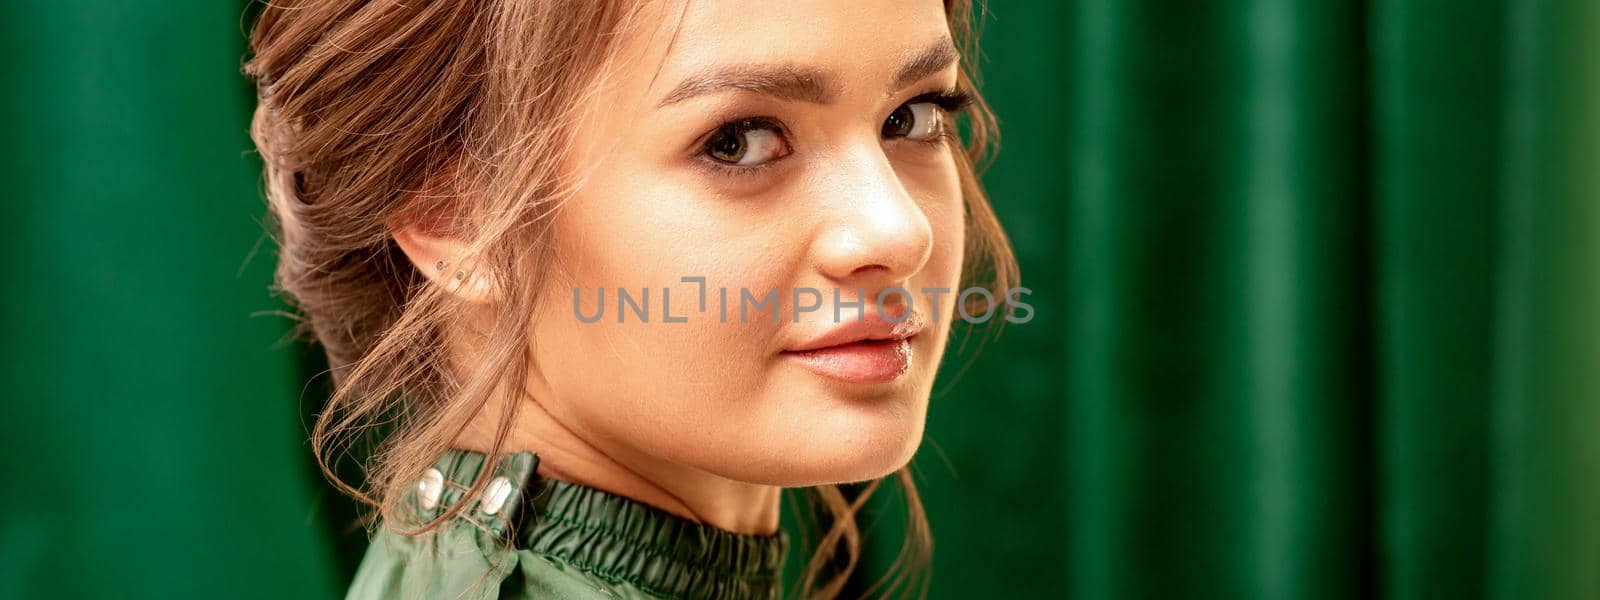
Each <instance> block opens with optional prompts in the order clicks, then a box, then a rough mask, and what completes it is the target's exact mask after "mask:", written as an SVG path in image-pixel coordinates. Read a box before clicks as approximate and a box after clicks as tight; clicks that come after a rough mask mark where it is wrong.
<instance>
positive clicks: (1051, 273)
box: [0, 0, 1600, 599]
mask: <svg viewBox="0 0 1600 600" xmlns="http://www.w3.org/2000/svg"><path fill="white" fill-rule="evenodd" d="M243 12H244V9H243V4H242V3H239V2H202V1H191V2H179V1H176V0H167V1H158V2H143V3H132V2H117V1H114V0H69V1H67V2H44V1H43V0H11V1H10V2H6V3H0V44H3V49H4V51H3V52H0V73H4V74H5V75H6V77H5V80H4V83H3V84H0V90H3V92H0V174H3V176H4V179H3V181H4V183H5V185H6V188H5V189H6V191H7V192H8V193H9V195H10V196H11V197H10V198H9V199H8V200H7V201H6V202H5V204H4V206H5V207H6V208H7V211H6V217H7V218H8V219H9V221H10V225H9V226H8V227H5V228H4V229H3V231H4V232H5V235H4V236H0V251H3V254H0V261H3V262H0V264H5V265H8V267H9V269H10V271H9V273H8V274H7V276H5V277H0V281H3V282H4V283H3V285H4V286H5V290H4V294H3V295H0V302H3V306H4V308H5V310H4V311H3V312H0V319H3V327H4V332H5V333H4V336H3V338H0V339H3V343H4V347H3V349H0V359H3V361H0V390H3V391H0V393H3V394H4V397H5V407H6V413H5V418H4V419H3V420H0V440H3V442H4V444H5V448H6V450H5V453H4V456H3V458H0V465H3V467H0V474H3V475H4V476H5V486H6V492H5V493H4V494H0V509H3V513H0V514H4V515H5V518H4V519H0V597H34V596H44V597H117V598H138V597H151V598H155V597H160V598H170V597H212V596H224V597H264V598H266V597H272V598H276V597H308V598H314V597H337V596H338V595H339V594H340V592H341V591H342V589H343V585H344V583H345V581H346V580H347V578H348V576H349V575H350V572H351V571H350V568H351V565H352V562H353V561H354V560H355V559H356V558H357V557H358V556H359V553H360V551H361V547H360V543H359V540H358V539H357V538H359V535H360V534H359V531H355V532H352V530H351V529H350V528H349V524H350V521H349V506H348V504H347V503H343V502H341V501H340V500H338V498H337V497H336V496H334V495H333V494H332V492H331V491H330V490H328V489H327V487H326V486H325V485H324V484H323V483H321V482H320V479H319V475H318V474H317V473H316V472H315V470H314V468H313V466H312V465H311V464H310V462H309V458H308V450H307V448H306V446H305V443H304V437H305V433H304V428H303V423H302V421H303V419H304V413H303V411H307V410H310V409H313V408H314V407H315V404H316V403H317V402H318V401H320V399H321V396H320V394H322V393H323V392H324V390H321V389H319V388H317V387H311V388H307V387H305V383H304V382H305V381H306V380H307V379H308V378H309V377H310V376H311V375H313V374H314V373H316V372H317V371H318V368H317V366H316V364H317V363H316V360H317V359H316V355H315V353H314V352H309V353H308V352H307V351H306V349H304V348H301V347H298V346H295V345H292V344H286V343H284V341H283V336H284V334H285V332H286V330H287V326H288V324H289V323H288V321H287V320H286V319H284V318H282V317H279V316H275V315H273V314H272V311H276V310H279V309H281V308H282V307H281V306H280V305H279V304H278V303H277V302H276V301H275V300H273V299H272V298H271V297H270V296H269V294H268V292H267V286H268V284H269V282H270V278H271V266H272V260H273V259H272V245H271V243H270V240H266V239H263V237H262V227H261V224H260V222H259V219H260V218H261V217H262V215H263V214H264V205H263V204H262V202H261V199H260V196H259V190H258V185H257V184H258V171H257V169H258V164H257V162H256V160H255V158H254V157H253V156H251V155H250V154H249V152H248V150H249V147H250V144H249V140H248V137H247V135H246V129H247V126H248V117H249V110H250V108H251V100H252V97H251V94H250V90H249V87H248V85H247V83H246V82H245V81H244V80H243V78H242V77H240V76H239V74H238V71H239V64H240V60H241V55H242V53H243V51H244V45H243V32H244V30H245V28H246V23H247V20H246V19H245V18H243V17H242V16H241V14H242V13H243ZM985 15H986V18H985V19H984V28H985V31H984V45H983V47H984V52H985V55H984V58H983V63H982V68H983V71H984V73H985V77H984V81H983V87H984V89H985V91H986V93H987V95H988V97H989V99H990V100H991V102H993V104H994V105H995V108H996V110H997V111H998V113H999V115H1000V118H1001V124H1002V131H1003V135H1002V151H1001V153H1000V156H999V159H998V160H997V162H996V163H995V164H994V166H993V168H992V169H991V170H990V171H989V172H988V174H987V175H986V181H987V183H988V186H989V189H990V192H991V194H992V195H993V199H994V202H995V205H996V207H997V210H998V211H999V213H1000V216H1001V218H1002V220H1003V221H1004V222H1005V224H1006V226H1007V229H1008V231H1009V232H1010V233H1011V235H1012V238H1013V241H1014V242H1015V243H1016V246H1017V251H1018V255H1019V257H1020V259H1021V261H1022V266H1023V272H1024V284H1025V285H1027V286H1028V287H1029V288H1031V289H1032V290H1033V294H1032V296H1031V297H1030V298H1029V299H1030V301H1031V302H1032V303H1033V304H1034V306H1035V308H1036V309H1037V310H1036V311H1035V318H1034V320H1033V321H1032V322H1030V323H1027V324H1023V325H1013V326H1010V327H1008V328H1007V329H1006V330H1005V331H1004V332H1003V333H1002V335H1001V336H1000V337H999V338H998V339H997V340H994V341H986V340H985V339H984V332H983V331H973V332H970V335H962V336H958V337H957V338H956V339H955V341H954V343H953V348H952V351H951V354H950V355H949V356H948V357H947V361H946V365H947V367H946V369H945V371H944V373H943V375H942V380H941V383H940V385H939V387H938V391H936V394H935V398H934V401H933V404H932V409H931V412H930V415H929V426H928V439H927V441H926V443H925V446H924V451H923V452H922V453H921V454H919V456H918V458H917V460H916V462H915V463H914V464H915V467H916V471H917V474H918V480H919V483H920V489H921V490H922V498H923V501H924V502H925V503H926V504H927V509H928V513H929V516H930V519H931V520H932V522H933V527H934V537H935V554H934V564H933V571H932V573H933V574H932V588H931V591H932V594H931V595H932V596H933V597H936V598H966V597H987V596H990V595H992V594H993V593H994V591H995V590H996V589H1002V590H1004V591H1005V592H1006V594H1008V595H1012V596H1016V597H1072V598H1128V597H1192V596H1209V597H1229V598H1323V597H1328V598H1346V597H1362V596H1381V597H1388V598H1402V599H1409V598H1435V597H1446V598H1472V597H1486V598H1487V597H1493V598H1523V597H1532V598H1553V599H1562V598H1593V597H1600V575H1597V573H1600V241H1597V238H1600V236H1596V235H1595V232H1600V152H1597V151H1600V3H1596V2H1594V1H1593V0H1550V1H1539V0H1494V1H1490V0H1455V1H1449V2H1447V1H1443V0H1432V1H1416V0H1373V1H1372V2H1366V3H1361V2H1348V1H1342V0H1321V1H1317V2H1312V1H1309V0H1301V1H1294V0H1280V1H1269V0H1255V1H1247V0H1218V1H1215V2H1207V3H1177V2H1156V1H1154V0H1062V1H1059V2H1046V1H1037V2H1024V1H1022V0H991V1H990V2H988V3H987V10H986V11H985ZM980 350H981V351H980ZM883 500H885V501H887V502H879V503H876V504H874V505H873V509H874V513H875V514H877V515H879V516H878V518H877V519H876V520H872V521H869V522H868V523H867V526H868V527H869V528H870V529H869V532H868V536H867V539H868V540H869V545H868V548H867V549H866V551H867V553H866V559H867V568H866V569H865V571H864V572H863V573H862V574H861V576H860V578H859V581H857V582H856V583H855V584H854V588H853V589H854V590H856V591H860V590H864V589H865V588H866V587H867V586H868V585H869V584H870V583H871V582H872V581H873V580H874V579H875V576H876V575H877V574H879V573H881V572H882V571H883V570H884V569H885V567H886V566H887V565H888V564H889V562H890V561H891V560H892V559H893V557H894V554H895V551H896V550H897V549H898V543H897V542H898V540H897V539H896V535H897V531H898V530H897V526H898V524H897V523H896V522H894V519H893V516H894V515H895V514H897V513H895V512H894V510H895V509H896V507H895V506H893V504H894V502H895V498H894V497H893V495H892V494H890V495H885V496H884V497H883ZM352 540H356V541H354V542H353V541H352Z"/></svg>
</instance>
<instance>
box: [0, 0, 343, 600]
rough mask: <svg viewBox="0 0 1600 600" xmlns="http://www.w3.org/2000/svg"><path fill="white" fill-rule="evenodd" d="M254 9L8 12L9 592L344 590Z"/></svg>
mask: <svg viewBox="0 0 1600 600" xmlns="http://www.w3.org/2000/svg"><path fill="white" fill-rule="evenodd" d="M242 6H243V4H242V3H236V2H220V1H216V0H206V1H195V2H115V1H110V0H69V1H45V0H7V1H6V2H0V45H3V50H0V74H3V77H4V83H0V86H3V87H0V90H3V92H0V174H3V177H0V181H3V184H0V185H3V189H4V194H5V196H6V199H5V201H4V206H5V214H4V218H5V221H6V224H5V226H4V227H3V228H0V231H4V235H0V264H3V265H5V274H4V276H0V282H3V284H0V285H4V294H3V296H0V302H3V306H4V311H3V312H0V319H3V321H0V323H3V330H4V337H3V339H4V342H3V343H4V347H3V349H0V358H3V360H0V394H3V395H4V398H5V418H4V419H0V443H3V445H4V448H5V450H4V454H3V457H0V474H3V476H4V478H3V481H0V486H3V488H4V492H3V493H0V597H4V598H316V597H334V596H336V595H337V594H339V593H340V592H341V591H342V587H341V586H343V585H344V580H343V573H341V572H339V570H338V568H337V566H338V563H337V562H336V560H335V558H334V555H333V552H332V546H331V545H330V541H329V540H330V537H331V532H332V529H331V528H330V525H331V523H330V522H329V521H328V520H326V519H325V518H324V516H323V515H324V514H325V513H324V512H323V511H321V510H319V503H318V502H317V495H318V494H324V493H326V492H324V491H322V490H323V485H322V484H321V483H320V481H319V480H318V479H317V477H316V474H315V473H314V472H313V471H312V468H311V463H310V462H309V461H308V458H307V457H308V456H309V455H308V454H307V452H308V451H307V448H306V446H305V443H304V438H305V434H304V430H303V429H302V427H301V422H300V419H301V416H300V406H299V404H298V402H299V398H300V391H301V388H302V383H301V378H302V374H301V373H300V372H299V359H298V350H297V349H296V348H294V347H293V346H289V345H284V344H281V343H279V342H280V341H281V340H282V338H283V336H284V333H285V331H286V328H287V325H288V321H287V320H286V319H284V318H282V317H280V316H274V315H272V314H266V313H270V312H271V311H275V310H280V309H281V306H279V305H278V304H277V303H276V302H274V301H273V300H272V298H271V297H270V296H269V294H268V292H267V285H268V284H269V282H270V280H271V272H272V264H273V254H272V249H271V245H270V243H268V242H269V240H264V239H262V237H263V236H262V233H263V228H262V227H261V225H260V219H261V217H262V216H263V215H264V214H265V204H264V203H263V201H262V200H261V197H260V196H259V194H258V193H257V182H258V181H259V179H260V170H259V165H258V163H257V161H256V160H255V158H254V157H253V156H252V155H250V154H249V153H248V151H249V149H250V147H251V146H250V140H249V137H248V135H247V133H248V123H249V111H250V109H251V101H252V98H253V96H252V94H251V90H250V88H249V86H248V85H247V83H246V82H245V81H244V79H243V78H242V77H241V76H240V74H239V67H240V57H241V56H242V55H243V53H244V36H243V33H242V21H241V18H240V15H241V13H242ZM314 400H315V398H311V397H308V401H314Z"/></svg>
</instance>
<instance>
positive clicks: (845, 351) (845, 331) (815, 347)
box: [782, 315, 923, 383]
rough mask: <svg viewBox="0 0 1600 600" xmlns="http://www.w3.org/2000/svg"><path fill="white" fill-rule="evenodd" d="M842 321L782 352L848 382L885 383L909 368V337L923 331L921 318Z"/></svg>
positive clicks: (910, 348)
mask: <svg viewBox="0 0 1600 600" xmlns="http://www.w3.org/2000/svg"><path fill="white" fill-rule="evenodd" d="M912 316H913V318H910V319H907V320H905V321H902V322H900V323H886V322H883V321H881V320H880V321H877V322H868V323H865V324H845V325H843V326H841V327H839V328H837V329H835V330H834V331H832V332H829V333H828V334H826V335H824V336H822V337H821V338H819V339H817V340H815V341H813V342H812V343H809V344H803V345H801V346H799V347H796V348H791V349H789V350H785V351H783V353H782V354H783V356H784V357H786V358H788V359H790V360H793V361H795V362H797V363H799V364H800V365H801V366H803V367H805V368H807V369H809V370H811V371H812V372H814V373H816V374H818V375H822V376H824V377H828V378H831V379H836V380H839V381H844V382H847V383H884V382H889V381H894V380H896V379H899V378H900V377H901V376H902V375H905V374H906V372H907V371H910V370H911V365H912V363H913V359H914V357H915V352H914V351H913V350H912V347H911V340H912V339H915V338H916V336H917V335H918V334H920V333H921V332H922V328H923V325H922V320H921V319H920V318H916V317H917V316H916V315H912Z"/></svg>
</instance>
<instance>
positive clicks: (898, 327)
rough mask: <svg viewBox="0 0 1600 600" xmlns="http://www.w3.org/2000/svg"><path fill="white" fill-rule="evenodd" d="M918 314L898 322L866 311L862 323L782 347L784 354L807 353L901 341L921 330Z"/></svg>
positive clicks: (845, 324) (852, 322) (847, 323)
mask: <svg viewBox="0 0 1600 600" xmlns="http://www.w3.org/2000/svg"><path fill="white" fill-rule="evenodd" d="M923 326H924V325H923V321H922V315H920V314H918V313H915V312H911V313H907V314H906V318H905V319H904V320H901V321H900V322H898V323H895V322H893V321H890V320H888V319H885V318H883V315H880V314H878V311H876V310H868V311H866V315H865V319H864V320H860V321H858V320H856V319H847V320H845V321H844V322H842V323H839V324H838V325H836V326H834V327H833V328H832V329H829V330H828V331H826V332H824V333H823V334H822V335H819V336H817V337H814V338H812V339H810V340H808V341H806V342H804V343H801V344H798V345H795V346H791V347H789V348H785V349H784V351H785V352H807V351H810V350H821V349H823V348H831V347H833V346H843V345H845V344H853V343H856V342H866V341H882V340H903V339H906V338H909V337H911V336H914V335H916V334H918V333H920V332H921V331H922V328H923Z"/></svg>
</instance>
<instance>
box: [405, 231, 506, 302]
mask: <svg viewBox="0 0 1600 600" xmlns="http://www.w3.org/2000/svg"><path fill="white" fill-rule="evenodd" d="M394 225H395V224H393V223H391V228H392V229H391V231H393V234H392V236H393V237H394V241H395V244H396V245H398V246H400V250H401V251H403V252H405V254H406V257H407V258H408V259H410V260H411V265H412V266H413V267H415V268H416V269H417V271H418V272H419V273H422V274H423V276H424V277H427V278H428V280H429V281H431V282H433V283H434V284H435V285H438V286H440V287H442V288H443V289H444V290H445V291H448V292H449V293H451V294H452V295H454V296H456V297H457V298H460V299H461V300H462V301H465V302H472V303H478V304H489V303H493V302H494V301H495V300H496V299H495V290H494V286H493V285H492V281H491V278H490V277H489V273H488V272H478V271H477V269H476V268H475V267H476V265H474V264H473V261H471V260H467V259H465V258H463V256H464V255H465V253H466V250H467V244H466V243H464V242H462V241H461V240H459V239H456V238H454V237H448V236H437V235H431V234H428V233H424V232H423V231H422V230H421V229H420V228H419V227H418V226H417V225H415V224H412V225H402V226H399V227H394Z"/></svg>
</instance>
